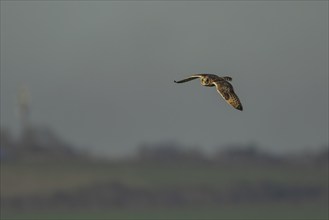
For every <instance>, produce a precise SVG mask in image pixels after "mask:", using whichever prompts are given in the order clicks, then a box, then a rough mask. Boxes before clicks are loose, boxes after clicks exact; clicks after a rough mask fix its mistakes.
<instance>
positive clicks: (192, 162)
mask: <svg viewBox="0 0 329 220" xmlns="http://www.w3.org/2000/svg"><path fill="white" fill-rule="evenodd" d="M249 159H250V158H249ZM249 159H243V160H242V159H241V158H240V159H238V160H237V158H233V157H225V158H217V159H212V160H206V159H200V158H199V159H198V158H193V159H191V158H189V159H186V158H183V159H182V158H171V159H168V158H167V159H161V160H159V159H154V158H153V159H152V158H142V159H141V158H139V159H136V158H135V159H127V160H121V161H99V160H91V159H82V158H74V159H73V158H66V159H64V158H61V157H59V158H56V157H53V158H50V157H49V158H48V157H40V158H33V159H25V160H21V159H20V160H3V161H1V219H328V160H327V159H328V158H327V157H326V156H325V157H319V158H314V159H311V160H310V159H305V158H302V157H300V158H296V157H291V158H281V159H280V158H279V159H278V158H277V159H275V160H269V159H268V158H267V159H264V160H263V159H259V158H258V159H255V158H254V159H253V160H249Z"/></svg>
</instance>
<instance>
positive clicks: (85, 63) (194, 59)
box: [1, 1, 328, 156]
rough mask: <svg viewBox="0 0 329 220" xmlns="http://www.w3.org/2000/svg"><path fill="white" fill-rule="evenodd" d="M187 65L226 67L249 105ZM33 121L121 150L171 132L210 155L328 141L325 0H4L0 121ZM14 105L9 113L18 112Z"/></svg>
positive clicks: (11, 124) (98, 149) (77, 140)
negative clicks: (24, 114)
mask: <svg viewBox="0 0 329 220" xmlns="http://www.w3.org/2000/svg"><path fill="white" fill-rule="evenodd" d="M193 73H213V74H218V75H222V76H224V75H228V76H231V77H232V78H233V81H232V84H233V86H234V88H235V91H236V93H237V94H238V96H239V97H240V100H241V102H242V104H243V107H244V111H242V112H240V111H238V110H235V109H233V108H232V107H230V106H229V105H227V104H226V103H225V101H224V100H223V99H222V98H221V97H220V96H219V94H218V93H217V92H216V90H215V89H214V88H207V87H203V86H201V85H200V82H199V81H198V80H195V81H191V82H189V83H185V84H174V82H173V81H174V80H180V79H183V78H184V77H187V76H189V75H190V74H193ZM21 85H26V86H27V87H28V89H29V92H30V95H31V102H30V104H31V121H32V122H33V124H35V125H38V126H41V125H42V126H50V127H52V128H53V129H54V130H55V131H56V132H57V133H58V134H59V135H60V136H62V137H63V138H64V139H65V140H67V141H69V142H70V143H72V144H75V145H76V146H78V147H82V148H88V149H90V150H91V151H93V152H95V153H98V154H104V155H110V156H119V155H124V154H126V153H131V152H133V150H134V149H136V147H137V146H138V145H139V144H141V143H144V142H147V143H156V142H161V141H167V140H173V141H177V142H179V143H181V144H183V145H187V146H200V148H202V149H204V150H206V151H209V152H211V150H213V149H216V148H217V147H218V146H225V145H227V144H246V143H257V144H258V145H259V146H261V147H262V148H263V149H264V150H272V151H276V152H287V151H296V150H300V149H308V150H313V149H315V148H317V147H319V146H321V145H322V146H323V145H327V144H328V2H327V1H309V2H307V1H288V2H283V1H278V2H276V1H270V2H265V1H233V2H228V1H218V2H214V1H209V2H197V1H193V2H187V1H179V2H172V1H162V2H157V1H138V2H134V1H129V2H116V1H98V2H93V1H90V2H89V1H82V2H79V1H69V2H64V1H58V2H56V1H45V2H41V1H14V2H10V1H1V126H2V127H6V128H9V129H11V130H12V131H13V133H15V132H16V133H17V132H18V130H19V120H18V116H17V99H16V97H17V92H18V90H19V88H20V87H21ZM15 109H16V110H15Z"/></svg>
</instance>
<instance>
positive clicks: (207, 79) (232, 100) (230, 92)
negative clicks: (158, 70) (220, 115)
mask: <svg viewBox="0 0 329 220" xmlns="http://www.w3.org/2000/svg"><path fill="white" fill-rule="evenodd" d="M197 78H200V81H201V85H203V86H208V87H213V86H216V89H217V92H218V93H219V94H220V95H221V96H222V97H223V98H224V99H225V101H226V102H227V103H228V104H230V105H231V106H232V107H234V108H235V109H238V110H240V111H242V110H243V107H242V104H241V102H240V99H239V97H238V96H237V95H236V94H235V92H234V89H233V86H232V85H231V83H229V82H228V81H232V78H231V77H229V76H224V77H219V76H217V75H214V74H195V75H192V76H190V77H188V78H186V79H183V80H179V81H174V82H175V83H185V82H188V81H191V80H194V79H197Z"/></svg>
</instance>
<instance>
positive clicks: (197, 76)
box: [174, 74, 203, 83]
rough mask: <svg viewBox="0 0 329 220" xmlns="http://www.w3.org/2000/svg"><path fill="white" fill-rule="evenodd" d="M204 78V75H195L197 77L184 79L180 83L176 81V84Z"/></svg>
mask: <svg viewBox="0 0 329 220" xmlns="http://www.w3.org/2000/svg"><path fill="white" fill-rule="evenodd" d="M202 76H203V74H195V75H192V76H190V77H188V78H186V79H182V80H179V81H176V80H174V82H175V83H184V82H188V81H191V80H194V79H197V78H201V77H202Z"/></svg>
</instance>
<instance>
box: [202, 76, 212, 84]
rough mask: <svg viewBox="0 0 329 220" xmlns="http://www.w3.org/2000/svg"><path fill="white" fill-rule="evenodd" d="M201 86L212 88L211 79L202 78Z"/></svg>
mask: <svg viewBox="0 0 329 220" xmlns="http://www.w3.org/2000/svg"><path fill="white" fill-rule="evenodd" d="M201 84H202V85H203V86H212V80H211V79H209V77H207V76H204V77H202V78H201Z"/></svg>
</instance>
